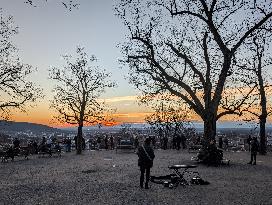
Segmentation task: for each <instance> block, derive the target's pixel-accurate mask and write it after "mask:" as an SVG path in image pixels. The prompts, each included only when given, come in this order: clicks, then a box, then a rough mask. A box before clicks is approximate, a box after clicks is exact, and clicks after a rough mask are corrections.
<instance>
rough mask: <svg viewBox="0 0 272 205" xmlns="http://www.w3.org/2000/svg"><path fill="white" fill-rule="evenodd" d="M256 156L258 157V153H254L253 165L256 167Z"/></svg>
mask: <svg viewBox="0 0 272 205" xmlns="http://www.w3.org/2000/svg"><path fill="white" fill-rule="evenodd" d="M256 155H257V153H253V160H254V161H253V164H254V165H255V164H256Z"/></svg>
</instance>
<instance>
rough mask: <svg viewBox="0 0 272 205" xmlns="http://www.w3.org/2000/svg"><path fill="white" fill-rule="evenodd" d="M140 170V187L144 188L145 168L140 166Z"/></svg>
mask: <svg viewBox="0 0 272 205" xmlns="http://www.w3.org/2000/svg"><path fill="white" fill-rule="evenodd" d="M140 170H141V176H140V187H141V188H143V187H144V173H145V168H144V167H143V166H140Z"/></svg>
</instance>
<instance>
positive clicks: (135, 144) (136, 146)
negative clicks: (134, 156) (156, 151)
mask: <svg viewBox="0 0 272 205" xmlns="http://www.w3.org/2000/svg"><path fill="white" fill-rule="evenodd" d="M138 147H139V138H138V136H136V137H135V139H134V152H135V150H136V149H138Z"/></svg>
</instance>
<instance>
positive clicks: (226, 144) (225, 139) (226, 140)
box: [224, 137, 229, 150]
mask: <svg viewBox="0 0 272 205" xmlns="http://www.w3.org/2000/svg"><path fill="white" fill-rule="evenodd" d="M224 143H225V150H227V149H228V147H229V140H228V138H227V137H225V138H224Z"/></svg>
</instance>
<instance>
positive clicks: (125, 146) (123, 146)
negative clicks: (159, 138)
mask: <svg viewBox="0 0 272 205" xmlns="http://www.w3.org/2000/svg"><path fill="white" fill-rule="evenodd" d="M118 149H119V150H129V151H130V150H133V151H134V150H135V147H134V145H133V143H132V142H131V141H130V140H121V141H120V144H119V145H117V146H116V147H115V151H116V153H117V150H118Z"/></svg>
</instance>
